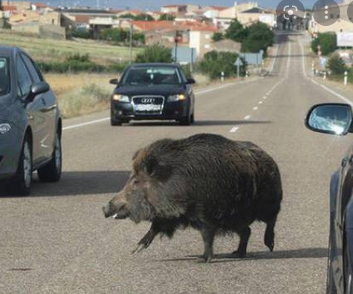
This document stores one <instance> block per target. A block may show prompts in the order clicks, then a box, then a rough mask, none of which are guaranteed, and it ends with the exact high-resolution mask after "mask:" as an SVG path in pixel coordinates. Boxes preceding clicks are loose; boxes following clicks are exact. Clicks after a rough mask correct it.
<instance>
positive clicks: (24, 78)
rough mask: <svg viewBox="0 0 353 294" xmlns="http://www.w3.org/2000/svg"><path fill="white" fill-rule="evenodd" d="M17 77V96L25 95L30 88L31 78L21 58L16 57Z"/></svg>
mask: <svg viewBox="0 0 353 294" xmlns="http://www.w3.org/2000/svg"><path fill="white" fill-rule="evenodd" d="M17 77H18V87H19V96H21V97H23V96H27V95H28V94H29V92H30V90H31V86H32V80H31V77H30V75H29V72H28V70H27V68H26V66H25V64H24V62H23V61H22V59H21V58H17Z"/></svg>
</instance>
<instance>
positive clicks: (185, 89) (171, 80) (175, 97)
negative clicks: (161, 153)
mask: <svg viewBox="0 0 353 294" xmlns="http://www.w3.org/2000/svg"><path fill="white" fill-rule="evenodd" d="M110 83H111V84H114V85H117V87H116V88H115V90H114V93H113V95H112V98H111V125H112V126H118V125H121V124H122V123H129V122H130V120H176V121H178V122H180V124H182V125H190V124H192V123H194V121H195V115H194V113H195V96H194V93H193V90H192V86H191V85H192V84H194V83H195V80H194V79H187V78H186V77H185V75H184V73H183V71H182V70H181V68H180V67H179V66H178V65H173V64H164V63H149V64H134V65H131V66H129V67H128V68H127V69H126V70H125V71H124V73H123V75H122V77H121V79H120V81H118V80H117V79H113V80H111V81H110Z"/></svg>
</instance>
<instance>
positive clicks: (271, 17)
mask: <svg viewBox="0 0 353 294" xmlns="http://www.w3.org/2000/svg"><path fill="white" fill-rule="evenodd" d="M237 20H238V21H239V22H240V23H241V24H243V25H244V26H249V25H251V24H253V23H255V22H258V21H259V22H262V23H265V24H267V25H268V26H269V27H270V28H273V27H275V25H276V15H275V13H274V12H272V11H270V10H266V9H264V8H260V7H253V8H251V9H248V10H244V11H241V12H239V13H238V14H237Z"/></svg>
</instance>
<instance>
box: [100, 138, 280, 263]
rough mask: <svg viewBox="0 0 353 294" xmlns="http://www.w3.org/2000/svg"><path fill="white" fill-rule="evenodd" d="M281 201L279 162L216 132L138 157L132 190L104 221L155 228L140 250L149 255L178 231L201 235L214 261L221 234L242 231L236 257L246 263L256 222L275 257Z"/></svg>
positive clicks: (156, 146) (167, 143)
mask: <svg viewBox="0 0 353 294" xmlns="http://www.w3.org/2000/svg"><path fill="white" fill-rule="evenodd" d="M281 201H282V184H281V176H280V172H279V169H278V167H277V164H276V163H275V161H274V160H273V159H272V158H271V157H270V156H269V155H268V154H267V153H265V152H264V151H263V150H262V149H260V148H259V147H258V146H256V145H255V144H253V143H250V142H236V141H231V140H228V139H226V138H224V137H222V136H218V135H213V134H198V135H195V136H192V137H189V138H186V139H182V140H171V139H164V140H160V141H157V142H155V143H153V144H151V145H150V146H147V147H146V148H143V149H141V150H139V151H138V152H136V154H135V155H134V157H133V170H132V173H131V175H130V178H129V180H128V181H127V183H126V185H125V187H124V188H123V190H122V191H121V192H119V193H118V195H116V196H115V197H114V198H113V199H112V200H111V201H110V202H109V203H108V204H107V205H106V206H105V207H104V208H103V212H104V214H105V217H107V218H108V217H114V218H115V219H125V218H130V219H131V220H132V221H134V222H135V223H139V222H141V221H150V222H152V225H151V228H150V230H149V231H148V232H147V234H146V235H145V236H144V237H143V238H142V239H141V241H140V242H139V243H138V247H137V248H136V249H135V250H134V251H133V252H136V251H141V250H143V249H146V248H147V247H148V246H149V245H150V244H151V243H152V241H153V239H154V238H155V237H156V235H158V234H161V235H167V236H168V237H169V238H172V237H173V234H174V232H175V231H176V230H177V229H178V228H186V227H188V226H191V227H193V228H195V229H196V230H199V231H200V233H201V235H202V238H203V242H204V255H203V258H204V260H205V261H206V262H210V261H211V259H212V257H213V241H214V238H215V236H216V235H219V234H224V233H233V232H235V233H237V234H238V235H239V237H240V243H239V246H238V249H237V251H235V252H233V254H234V256H236V257H245V255H246V249H247V244H248V240H249V237H250V234H251V230H250V225H251V224H252V223H253V222H254V221H255V220H257V221H262V222H265V223H266V224H267V227H266V232H265V236H264V242H265V245H266V246H267V247H268V248H269V249H270V251H273V248H274V237H275V234H274V228H275V225H276V220H277V215H278V213H279V211H280V206H281Z"/></svg>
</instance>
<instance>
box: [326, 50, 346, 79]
mask: <svg viewBox="0 0 353 294" xmlns="http://www.w3.org/2000/svg"><path fill="white" fill-rule="evenodd" d="M327 67H328V69H329V70H330V71H331V72H332V74H333V75H343V74H344V72H345V71H346V70H347V66H346V64H345V63H344V61H343V59H342V58H341V57H339V55H337V54H335V55H333V56H332V57H331V58H330V59H329V60H328V62H327Z"/></svg>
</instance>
